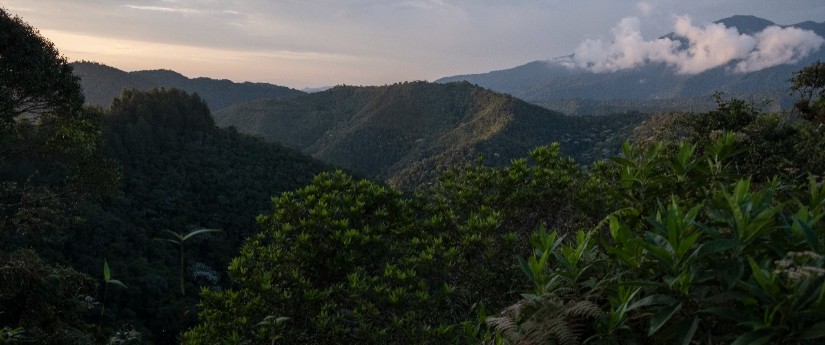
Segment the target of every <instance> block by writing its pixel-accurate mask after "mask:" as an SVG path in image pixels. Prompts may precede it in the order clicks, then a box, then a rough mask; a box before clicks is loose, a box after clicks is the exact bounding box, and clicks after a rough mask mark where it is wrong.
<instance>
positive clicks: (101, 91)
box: [71, 61, 304, 111]
mask: <svg viewBox="0 0 825 345" xmlns="http://www.w3.org/2000/svg"><path fill="white" fill-rule="evenodd" d="M71 65H72V67H73V68H74V73H75V74H76V75H77V76H79V77H80V78H81V85H82V86H83V92H84V94H85V96H86V102H87V103H90V104H96V105H100V106H103V107H108V106H109V105H110V104H111V103H112V99H114V98H115V97H117V96H118V95H120V92H121V90H123V89H132V88H134V89H138V90H143V91H147V90H150V89H153V88H167V89H169V88H175V89H180V90H183V91H186V92H189V93H197V94H198V95H200V96H201V97H202V98H203V100H204V101H206V104H207V105H208V106H209V108H210V109H211V110H213V111H215V110H219V109H223V108H226V107H228V106H231V105H233V104H238V103H244V102H249V101H253V100H257V99H264V98H290V97H295V96H299V95H302V94H304V92H302V91H298V90H295V89H290V88H288V87H284V86H278V85H272V84H266V83H250V82H244V83H235V82H232V81H229V80H218V79H210V78H194V79H193V78H187V77H185V76H183V75H181V74H180V73H177V72H175V71H170V70H151V71H136V72H125V71H121V70H119V69H117V68H114V67H109V66H106V65H103V64H98V63H94V62H85V61H84V62H74V63H72V64H71Z"/></svg>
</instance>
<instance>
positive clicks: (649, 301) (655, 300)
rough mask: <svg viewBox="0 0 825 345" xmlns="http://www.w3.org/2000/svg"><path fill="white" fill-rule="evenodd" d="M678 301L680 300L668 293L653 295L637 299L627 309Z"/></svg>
mask: <svg viewBox="0 0 825 345" xmlns="http://www.w3.org/2000/svg"><path fill="white" fill-rule="evenodd" d="M677 301H679V300H678V299H676V298H674V297H671V296H668V295H652V296H647V297H645V298H642V299H640V300H638V301H636V302H635V303H633V304H631V305H630V306H629V307H627V311H631V310H633V309H636V308H642V307H647V306H651V305H662V304H675V303H676V302H677Z"/></svg>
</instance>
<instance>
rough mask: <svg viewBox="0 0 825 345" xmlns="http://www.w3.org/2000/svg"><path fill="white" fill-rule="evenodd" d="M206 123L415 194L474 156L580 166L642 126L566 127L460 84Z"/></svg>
mask: <svg viewBox="0 0 825 345" xmlns="http://www.w3.org/2000/svg"><path fill="white" fill-rule="evenodd" d="M214 118H215V122H216V123H217V124H218V125H219V126H222V127H227V126H234V127H235V128H237V130H238V131H240V132H243V133H247V134H251V135H254V136H258V137H262V138H265V139H268V140H273V141H279V142H282V143H284V144H286V145H288V146H292V147H295V148H298V149H300V150H302V151H303V152H304V153H307V154H310V155H312V156H314V157H315V158H318V159H320V160H322V161H325V162H328V163H331V164H333V165H337V166H341V167H344V168H347V169H351V170H353V171H357V172H362V173H364V174H366V175H369V176H372V177H376V178H379V179H382V180H385V181H388V182H390V183H392V184H395V185H398V186H401V187H405V188H413V187H415V186H418V185H419V184H421V183H426V182H430V181H432V180H433V179H434V178H435V177H436V176H437V175H438V174H439V173H441V172H443V171H444V170H445V169H448V168H449V167H452V166H455V165H457V164H464V163H469V162H472V161H474V160H475V159H476V158H477V157H478V156H479V155H483V156H484V159H485V163H486V164H488V165H493V166H501V165H506V164H509V163H510V162H511V160H512V159H514V158H518V157H524V156H526V155H527V153H528V152H529V151H530V150H531V149H533V148H534V147H536V146H540V145H546V144H549V143H551V142H554V141H558V142H561V143H562V144H563V145H562V151H563V153H565V154H568V155H572V156H573V157H575V158H577V159H579V160H580V161H591V160H594V159H597V158H601V157H605V156H607V155H609V154H613V153H615V152H616V151H617V149H618V147H619V142H620V140H621V139H620V138H624V137H625V136H626V134H627V133H629V131H630V130H632V129H633V127H634V126H635V125H636V124H637V123H639V122H640V121H641V120H642V118H643V116H642V115H639V114H638V113H631V114H624V115H619V116H611V117H571V116H565V115H563V114H561V113H558V112H554V111H550V110H547V109H544V108H542V107H539V106H536V105H532V104H529V103H526V102H524V101H521V100H519V99H517V98H515V97H512V96H509V95H504V94H500V93H496V92H492V91H489V90H486V89H483V88H481V87H478V86H473V85H471V84H469V83H466V82H464V83H447V84H435V83H426V82H409V83H400V84H394V85H389V86H381V87H353V86H336V87H334V88H332V89H330V90H327V91H322V92H317V93H313V94H308V95H304V96H300V97H296V98H291V99H286V100H277V99H270V100H262V101H255V102H250V103H246V104H241V105H236V106H232V107H229V108H226V109H223V110H220V111H217V112H215V113H214Z"/></svg>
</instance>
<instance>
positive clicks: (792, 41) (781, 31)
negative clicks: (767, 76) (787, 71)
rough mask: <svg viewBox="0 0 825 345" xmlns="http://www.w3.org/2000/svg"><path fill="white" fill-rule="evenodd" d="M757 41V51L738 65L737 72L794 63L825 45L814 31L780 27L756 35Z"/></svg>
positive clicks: (824, 41)
mask: <svg viewBox="0 0 825 345" xmlns="http://www.w3.org/2000/svg"><path fill="white" fill-rule="evenodd" d="M756 40H757V41H758V42H759V43H758V45H757V46H756V49H755V50H754V51H752V52H751V53H750V54H748V57H747V58H745V59H744V60H742V61H741V62H739V63H738V64H736V71H737V72H752V71H758V70H760V69H763V68H767V67H771V66H775V65H780V64H785V63H793V62H796V61H798V60H799V59H800V58H802V57H805V56H808V55H809V54H811V53H813V52H814V51H815V50H817V49H819V47H821V46H822V45H823V44H825V39H823V38H822V37H820V36H817V35H816V34H815V33H813V32H812V31H806V30H801V29H797V28H780V27H778V26H772V27H769V28H767V29H765V30H764V31H762V32H760V33H758V34H756Z"/></svg>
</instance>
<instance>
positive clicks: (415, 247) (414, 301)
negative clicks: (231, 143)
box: [184, 172, 463, 344]
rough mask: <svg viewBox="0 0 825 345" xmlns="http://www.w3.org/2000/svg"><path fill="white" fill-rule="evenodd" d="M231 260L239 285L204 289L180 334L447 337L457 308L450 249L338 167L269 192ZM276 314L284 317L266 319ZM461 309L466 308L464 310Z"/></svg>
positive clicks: (396, 202)
mask: <svg viewBox="0 0 825 345" xmlns="http://www.w3.org/2000/svg"><path fill="white" fill-rule="evenodd" d="M272 202H273V208H274V213H272V214H271V215H268V216H260V217H259V219H258V221H259V223H260V224H261V225H262V227H263V231H262V232H261V233H260V234H258V235H256V236H253V237H252V238H250V239H249V241H247V243H246V245H244V247H243V248H242V250H241V254H240V256H239V257H237V258H235V259H234V260H233V261H232V264H231V265H230V268H229V270H230V275H231V277H232V279H233V280H234V281H235V282H236V283H237V284H238V286H240V287H241V288H240V290H225V291H220V292H212V291H206V290H204V291H203V292H202V297H203V300H202V302H201V308H202V312H201V314H200V317H201V320H202V323H201V324H200V325H198V326H197V327H196V328H194V329H193V330H191V331H190V332H187V333H186V334H185V337H184V343H187V344H207V343H212V342H213V341H214V340H215V339H229V338H237V340H239V339H243V340H245V341H251V342H269V341H274V340H275V339H280V340H279V342H286V343H331V342H358V343H376V344H379V343H381V344H383V343H394V344H398V343H409V342H421V341H424V340H425V339H434V338H437V337H448V336H450V334H451V333H453V330H452V329H451V328H450V327H449V325H450V324H452V323H454V322H456V321H458V320H460V319H461V318H460V317H459V315H461V314H462V313H461V310H460V309H456V307H457V306H456V305H454V304H450V303H446V302H447V298H448V297H449V296H450V295H451V294H453V293H455V292H454V291H453V289H452V288H451V287H450V283H449V280H447V279H446V277H445V275H448V274H450V272H451V271H452V270H451V267H449V266H448V265H447V264H448V261H446V260H443V259H442V257H443V256H450V255H454V254H453V253H454V251H455V250H456V248H452V249H448V248H446V245H447V244H446V243H445V242H444V239H443V237H442V236H439V235H437V234H435V233H434V232H433V229H432V225H428V224H427V222H425V221H424V220H423V219H419V218H418V216H420V214H418V213H419V212H420V211H416V210H415V208H413V207H412V205H411V203H412V202H413V201H411V200H408V199H404V198H402V197H401V195H400V193H399V192H397V191H395V190H393V189H390V188H387V187H382V186H378V185H376V184H374V183H371V182H368V181H365V180H361V181H356V180H354V179H352V178H351V177H349V176H346V175H345V174H343V173H342V172H336V173H331V174H329V173H325V174H321V175H318V176H316V177H315V179H314V183H313V184H311V185H309V186H307V187H305V188H302V189H300V190H298V191H296V192H294V193H285V194H283V195H282V196H280V197H278V198H275V199H273V201H272ZM273 315H283V316H285V317H288V318H289V319H288V321H285V322H266V321H267V320H271V319H272V317H273ZM461 316H463V315H461Z"/></svg>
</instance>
